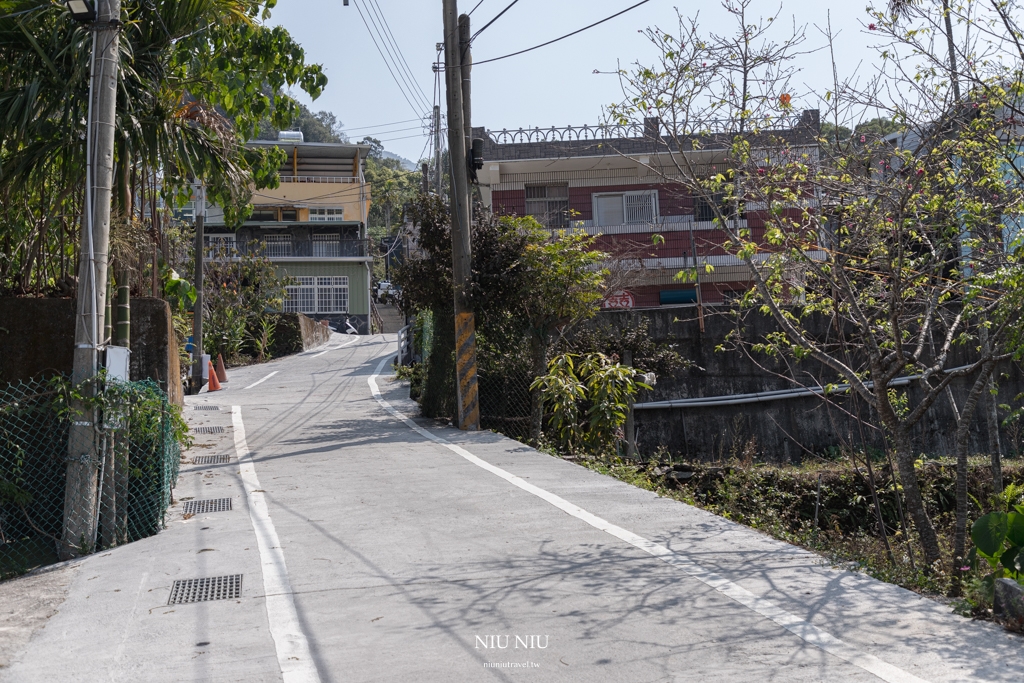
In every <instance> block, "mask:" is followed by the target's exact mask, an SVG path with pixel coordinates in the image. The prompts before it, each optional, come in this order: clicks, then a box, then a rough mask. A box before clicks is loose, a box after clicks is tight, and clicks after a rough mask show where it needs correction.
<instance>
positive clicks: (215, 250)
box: [203, 234, 235, 258]
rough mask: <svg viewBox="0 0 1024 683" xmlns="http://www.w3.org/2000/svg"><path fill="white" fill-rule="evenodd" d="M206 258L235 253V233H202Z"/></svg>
mask: <svg viewBox="0 0 1024 683" xmlns="http://www.w3.org/2000/svg"><path fill="white" fill-rule="evenodd" d="M203 237H204V240H205V242H206V256H207V258H217V257H218V256H221V255H228V256H233V255H235V235H234V234H230V235H204V236H203Z"/></svg>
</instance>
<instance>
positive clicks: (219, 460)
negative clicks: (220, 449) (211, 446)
mask: <svg viewBox="0 0 1024 683" xmlns="http://www.w3.org/2000/svg"><path fill="white" fill-rule="evenodd" d="M229 462H231V456H230V455H197V456H196V457H194V458H192V463H193V464H195V465H224V464H226V463H229Z"/></svg>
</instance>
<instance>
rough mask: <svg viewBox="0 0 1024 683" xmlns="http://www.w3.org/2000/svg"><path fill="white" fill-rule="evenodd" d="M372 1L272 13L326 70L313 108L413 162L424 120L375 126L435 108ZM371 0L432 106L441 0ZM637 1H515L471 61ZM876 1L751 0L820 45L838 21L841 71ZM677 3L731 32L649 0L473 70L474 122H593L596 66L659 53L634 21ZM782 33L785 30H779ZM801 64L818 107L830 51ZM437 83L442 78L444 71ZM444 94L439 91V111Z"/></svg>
mask: <svg viewBox="0 0 1024 683" xmlns="http://www.w3.org/2000/svg"><path fill="white" fill-rule="evenodd" d="M373 1H374V0H351V2H350V4H349V6H348V7H345V6H343V4H342V0H279V2H278V6H277V7H276V8H275V9H274V11H273V17H272V19H271V21H272V22H273V23H277V24H281V25H283V26H285V27H286V28H287V29H288V31H289V32H290V33H291V34H292V36H293V37H294V38H295V39H296V40H298V41H299V43H300V44H302V46H303V47H304V48H305V50H306V57H307V60H308V61H309V62H316V63H320V64H322V65H323V66H324V70H325V71H326V73H327V76H328V78H329V79H330V80H329V83H328V85H327V89H326V90H325V91H324V93H323V94H322V95H321V96H320V98H319V99H318V100H316V101H315V102H312V103H309V102H308V100H304V101H306V103H307V104H309V105H310V106H311V108H312V109H313V110H314V111H318V110H321V109H327V110H330V111H332V112H334V113H335V114H336V115H337V116H338V118H339V119H340V120H341V121H343V122H344V124H345V127H346V129H347V131H348V133H349V135H350V137H352V138H353V139H357V140H358V139H361V138H362V137H363V136H364V135H366V134H371V135H373V136H374V137H377V138H378V139H380V140H382V141H384V146H385V148H386V149H388V150H390V151H392V152H395V153H397V154H400V155H402V156H404V157H406V158H409V159H411V160H413V161H415V160H417V159H419V158H420V156H421V153H422V152H423V150H424V145H425V144H426V142H427V139H426V137H425V136H424V133H423V132H422V131H421V130H419V129H414V130H402V129H407V128H410V127H412V128H415V127H416V125H417V124H416V123H415V122H407V123H399V124H396V125H393V126H385V127H383V128H381V127H380V126H381V124H388V123H391V122H399V121H406V120H409V119H414V118H416V117H418V116H419V115H421V114H422V113H423V112H424V111H428V107H427V106H426V105H424V104H419V105H417V106H416V107H415V108H413V107H412V106H410V104H409V103H407V102H406V100H405V98H404V97H403V95H402V90H400V89H399V87H398V86H397V85H396V84H395V81H394V79H393V78H392V76H391V74H390V73H389V72H388V68H387V66H385V63H384V60H383V59H382V58H381V56H380V54H378V52H377V48H376V47H375V46H374V43H373V41H372V40H371V39H370V34H369V32H368V31H367V29H366V27H365V26H364V25H363V21H362V20H361V19H360V14H359V9H362V11H363V13H364V15H367V21H368V22H369V13H370V11H371V3H372V2H373ZM375 1H376V3H377V5H376V7H379V9H380V11H381V12H382V13H383V16H384V18H385V19H386V20H387V23H388V26H389V27H390V30H391V32H392V34H393V36H394V39H395V41H396V42H397V44H398V46H399V47H400V48H401V52H402V54H403V55H404V57H405V60H406V62H407V63H408V66H409V68H410V70H411V73H412V76H413V77H415V79H416V81H417V83H418V84H419V87H420V88H422V90H423V92H424V93H425V97H426V99H427V100H428V101H429V105H433V103H434V74H433V72H432V70H431V64H432V62H433V61H434V59H435V43H437V42H439V41H441V40H442V31H441V21H442V19H441V0H375ZM510 1H511V0H483V3H482V4H481V5H480V7H479V8H478V9H477V10H476V11H475V13H474V14H473V17H472V21H473V30H474V31H476V30H478V29H479V28H480V27H482V26H483V25H484V24H485V23H486V22H487V21H489V20H490V19H491V18H493V17H494V16H495V15H496V14H497V13H498V12H500V11H501V10H502V9H503V8H504V7H505V6H506V5H508V4H509V2H510ZM476 2H477V0H461V2H460V3H459V11H460V12H466V11H468V10H470V9H472V8H473V6H474V5H475V4H476ZM635 2H636V0H519V2H518V3H517V4H516V5H515V6H514V7H512V8H511V9H510V10H509V11H508V12H507V13H506V14H505V15H504V16H503V17H501V18H500V19H499V20H498V21H497V22H496V23H495V24H494V25H493V26H491V27H490V28H489V29H487V31H486V32H485V33H483V34H481V35H480V37H479V38H477V40H476V41H475V42H474V44H473V58H474V61H477V62H479V61H482V60H484V59H487V58H490V57H497V56H501V55H504V54H507V53H509V52H515V51H516V50H520V49H523V48H527V47H531V46H533V45H536V44H538V43H542V42H545V41H547V40H550V39H552V38H557V37H558V36H561V35H563V34H565V33H569V32H571V31H574V30H576V29H578V28H582V27H583V26H586V25H587V24H590V23H593V22H595V21H597V20H599V19H603V18H604V17H606V16H609V15H611V14H614V13H615V12H618V11H620V10H622V9H625V8H626V7H629V6H630V5H632V4H635ZM869 2H870V0H852V1H847V2H835V1H834V0H775V1H774V2H772V1H771V0H764V1H760V0H755V2H754V5H753V6H754V9H755V10H756V11H757V12H759V13H762V14H772V13H774V12H775V11H776V10H777V9H778V8H779V7H780V5H781V8H782V9H781V16H780V18H779V21H778V22H777V25H780V26H779V29H784V28H785V29H788V28H791V26H792V22H793V17H794V16H795V17H796V21H797V23H798V24H806V25H807V36H808V40H807V43H806V46H807V47H820V46H823V45H824V44H825V40H824V38H823V37H822V36H821V34H820V33H819V32H818V30H817V29H816V28H815V24H817V25H818V26H821V27H822V28H824V27H825V25H826V24H827V22H828V21H829V14H831V22H832V27H833V31H834V32H840V35H839V37H838V39H837V41H836V52H837V58H838V61H839V64H840V68H841V71H845V72H847V73H849V72H852V71H853V70H854V69H856V68H857V67H858V64H859V63H863V64H862V66H861V67H860V68H861V72H862V73H865V74H866V73H867V72H868V71H869V70H870V68H871V65H872V64H873V63H874V61H875V52H874V50H872V49H871V48H870V47H869V46H870V44H871V43H872V40H871V39H872V36H871V35H870V34H869V33H868V32H867V31H866V30H865V29H864V28H863V24H864V23H867V18H866V17H867V15H866V14H865V7H866V5H867V4H869ZM875 4H884V0H875ZM357 5H358V7H357ZM677 6H678V7H679V9H680V11H682V12H684V13H687V14H690V13H692V12H694V11H696V10H697V9H700V19H701V23H702V25H704V26H705V27H706V28H707V29H710V30H714V31H716V32H725V31H729V30H731V29H732V28H733V25H732V24H731V23H730V21H731V19H730V18H729V17H728V16H727V15H726V13H725V12H724V11H723V10H722V9H721V7H720V5H719V4H718V3H717V2H695V1H691V2H689V3H687V2H681V3H679V4H676V3H673V2H672V1H671V0H651V1H650V2H648V3H647V4H646V5H642V6H641V7H638V8H636V9H635V10H633V11H631V12H628V13H627V14H624V15H622V16H621V17H617V18H615V19H612V20H611V21H609V22H607V23H605V24H602V25H601V26H598V27H596V28H593V29H590V30H589V31H585V32H584V33H581V34H579V35H577V36H574V37H572V38H568V39H566V40H564V41H561V42H559V43H556V44H555V45H551V46H549V47H545V48H541V49H539V50H535V51H534V52H531V53H529V54H526V55H521V56H518V57H513V58H510V59H507V60H502V61H499V62H494V63H492V64H484V65H480V66H478V67H476V68H474V69H473V124H474V125H475V126H484V127H486V128H489V129H492V130H493V129H501V128H510V129H511V128H520V127H523V128H526V127H533V126H540V127H550V126H566V125H570V124H571V125H575V126H578V125H583V124H595V123H598V122H599V120H600V116H601V107H602V105H607V104H609V103H611V102H613V101H616V100H617V99H618V97H619V95H620V92H619V88H618V81H617V79H616V78H615V77H614V76H609V75H598V74H594V73H593V71H594V70H595V69H597V70H599V71H614V70H615V69H616V68H617V64H618V63H619V62H620V61H621V63H622V64H623V65H625V64H628V63H630V62H633V61H636V60H640V61H650V60H652V57H653V50H652V48H651V46H650V44H649V43H648V42H647V40H646V38H645V37H644V36H642V35H641V34H639V33H638V30H639V29H643V28H646V27H648V26H659V27H663V28H666V29H668V30H671V31H673V32H674V31H675V29H676V27H677V19H676V9H675V8H676V7H677ZM376 7H375V8H376ZM375 8H374V9H375ZM690 8H693V9H692V10H691V9H690ZM370 25H371V27H372V26H373V24H370ZM783 32H784V31H780V37H781V33H783ZM378 40H380V39H379V38H378ZM382 47H383V45H382ZM385 54H386V53H385ZM801 65H802V73H801V74H800V75H799V76H798V78H797V83H798V84H799V85H801V86H805V87H801V88H799V90H802V91H810V93H812V94H811V95H810V96H809V98H808V99H807V100H803V101H800V102H797V101H794V106H798V107H800V108H809V107H814V106H816V102H815V101H813V100H812V98H813V97H814V95H813V93H824V91H825V90H826V89H827V88H828V87H829V85H830V84H831V82H832V75H831V64H830V62H829V57H828V53H827V52H819V53H817V54H815V55H810V56H807V57H805V58H803V59H802V60H801ZM396 75H397V73H396ZM441 81H442V87H443V78H442V79H441ZM410 99H412V100H413V103H414V104H416V103H417V100H416V99H413V98H412V97H410ZM443 101H444V96H443V93H442V95H441V103H442V110H443V108H444V107H443ZM371 127H376V128H371ZM388 131H394V132H388ZM408 136H412V137H408ZM400 138H404V139H400Z"/></svg>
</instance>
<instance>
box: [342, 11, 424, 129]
mask: <svg viewBox="0 0 1024 683" xmlns="http://www.w3.org/2000/svg"><path fill="white" fill-rule="evenodd" d="M352 4H354V5H355V6H356V10H357V11H358V12H359V18H360V19H362V20H363V26H365V27H366V32H367V33H369V34H370V40H372V41H373V45H374V47H376V48H377V53H378V54H379V55H380V58H381V59H383V60H384V66H386V67H387V68H388V73H390V74H391V78H392V79H393V80H394V81H395V85H397V86H398V90H399V91H400V92H401V93H402V97H403V98H405V101H406V102H407V103H408V104H409V107H410V108H411V109H412V110H413V112H415V113H416V114H417V115H419V116H422V115H423V112H421V111H419V108H418V107H417V106H416V105H414V104H413V103H412V100H411V99H409V95H407V94H406V92H405V88H404V87H402V83H401V81H399V79H398V77H397V76H395V72H394V70H392V68H391V64H390V62H388V60H387V58H386V57H385V56H384V52H383V51H382V50H381V49H380V45H378V44H377V38H376V37H374V35H373V31H371V30H370V25H369V24H368V23H366V17H365V16H364V15H363V10H362V8H360V7H359V3H355V2H354V3H352Z"/></svg>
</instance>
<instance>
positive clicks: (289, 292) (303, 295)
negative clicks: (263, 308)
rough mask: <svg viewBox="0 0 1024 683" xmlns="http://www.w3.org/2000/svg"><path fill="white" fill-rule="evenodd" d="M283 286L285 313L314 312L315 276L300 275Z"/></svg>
mask: <svg viewBox="0 0 1024 683" xmlns="http://www.w3.org/2000/svg"><path fill="white" fill-rule="evenodd" d="M294 280H295V283H296V284H294V285H289V286H288V287H285V294H286V296H285V299H284V312H285V313H316V278H315V277H309V276H305V275H300V276H298V277H295V278H294Z"/></svg>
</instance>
